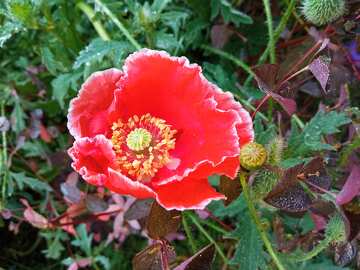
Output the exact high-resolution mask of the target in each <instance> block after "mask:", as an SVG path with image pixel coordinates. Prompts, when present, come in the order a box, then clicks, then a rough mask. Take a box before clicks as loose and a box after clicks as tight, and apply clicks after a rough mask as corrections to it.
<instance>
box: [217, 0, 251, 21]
mask: <svg viewBox="0 0 360 270" xmlns="http://www.w3.org/2000/svg"><path fill="white" fill-rule="evenodd" d="M220 12H221V15H222V16H223V18H224V21H225V22H226V23H229V22H232V23H234V24H235V25H236V26H239V25H240V24H252V23H253V19H252V18H251V17H250V16H248V15H246V14H245V13H243V12H241V11H239V10H237V9H235V8H233V7H232V5H231V4H230V3H229V2H228V1H227V0H220V1H219V0H212V1H211V19H214V18H215V17H216V16H217V15H219V13H220Z"/></svg>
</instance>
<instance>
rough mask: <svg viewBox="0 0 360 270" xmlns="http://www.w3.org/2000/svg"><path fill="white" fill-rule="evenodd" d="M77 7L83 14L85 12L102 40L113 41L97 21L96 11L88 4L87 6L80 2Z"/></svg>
mask: <svg viewBox="0 0 360 270" xmlns="http://www.w3.org/2000/svg"><path fill="white" fill-rule="evenodd" d="M76 7H78V8H79V9H80V10H81V11H82V12H84V13H85V15H86V16H87V17H88V18H89V20H90V22H91V23H92V25H93V26H94V28H95V30H96V32H97V33H98V35H99V36H100V37H101V39H102V40H105V41H107V40H110V39H111V38H110V36H109V34H108V33H107V32H106V30H105V28H104V26H103V25H102V24H101V22H100V21H98V20H96V19H95V11H94V10H93V9H92V8H91V7H90V6H89V5H88V4H85V3H84V2H79V3H77V5H76Z"/></svg>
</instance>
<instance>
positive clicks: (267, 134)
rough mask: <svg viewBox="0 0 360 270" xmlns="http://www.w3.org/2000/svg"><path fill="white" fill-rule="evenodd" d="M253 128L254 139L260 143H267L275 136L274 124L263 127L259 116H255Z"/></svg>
mask: <svg viewBox="0 0 360 270" xmlns="http://www.w3.org/2000/svg"><path fill="white" fill-rule="evenodd" d="M254 130H255V136H256V138H255V141H256V142H258V143H260V144H262V145H266V144H268V143H269V142H270V140H271V139H273V138H275V137H276V136H277V132H276V126H275V125H274V124H269V125H267V126H266V129H265V127H264V125H263V123H262V120H261V118H260V117H258V116H256V117H255V121H254Z"/></svg>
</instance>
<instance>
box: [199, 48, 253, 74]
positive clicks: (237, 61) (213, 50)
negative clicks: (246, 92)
mask: <svg viewBox="0 0 360 270" xmlns="http://www.w3.org/2000/svg"><path fill="white" fill-rule="evenodd" d="M201 48H202V49H204V50H206V51H208V52H211V53H213V54H217V55H219V56H221V57H223V58H225V59H227V60H229V61H231V62H233V63H234V64H235V65H237V66H239V67H241V68H242V69H243V70H244V71H246V72H247V73H248V74H249V75H251V76H254V75H255V74H254V72H253V71H252V70H251V68H250V67H249V66H248V65H247V64H245V63H244V62H243V61H241V60H240V59H238V58H236V57H235V56H233V55H231V54H229V53H227V52H224V51H222V50H219V49H216V48H213V47H210V46H207V45H201Z"/></svg>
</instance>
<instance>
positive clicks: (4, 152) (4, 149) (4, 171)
mask: <svg viewBox="0 0 360 270" xmlns="http://www.w3.org/2000/svg"><path fill="white" fill-rule="evenodd" d="M0 109H1V116H2V117H5V103H4V102H2V103H1V108H0ZM1 133H2V160H1V161H2V162H1V175H2V177H3V182H2V190H1V194H2V200H3V202H5V200H6V199H5V198H6V185H7V177H8V173H7V170H8V168H7V160H8V156H7V139H6V131H5V130H4V131H2V132H1Z"/></svg>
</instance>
